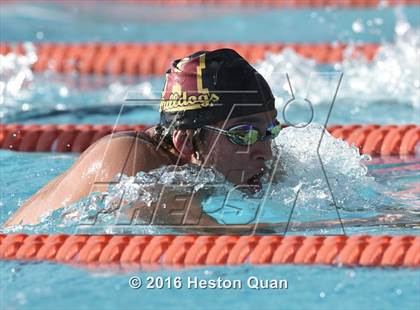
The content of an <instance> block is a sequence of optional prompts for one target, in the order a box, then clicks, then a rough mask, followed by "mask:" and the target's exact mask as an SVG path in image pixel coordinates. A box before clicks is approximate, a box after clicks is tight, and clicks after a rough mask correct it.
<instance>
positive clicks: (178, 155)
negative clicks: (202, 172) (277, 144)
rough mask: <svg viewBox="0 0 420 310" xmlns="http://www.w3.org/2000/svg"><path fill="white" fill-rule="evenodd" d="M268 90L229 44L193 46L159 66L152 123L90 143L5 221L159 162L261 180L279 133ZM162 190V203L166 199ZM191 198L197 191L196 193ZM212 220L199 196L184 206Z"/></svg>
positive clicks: (35, 215)
mask: <svg viewBox="0 0 420 310" xmlns="http://www.w3.org/2000/svg"><path fill="white" fill-rule="evenodd" d="M276 116H277V112H276V109H275V105H274V96H273V94H272V92H271V90H270V87H269V86H268V84H267V82H266V81H265V79H264V78H263V77H262V76H261V75H260V74H259V73H258V72H257V71H256V70H255V69H254V68H253V67H252V66H251V65H250V64H249V63H248V62H247V61H246V60H245V59H244V58H243V57H241V56H240V55H239V54H238V53H237V52H235V51H234V50H232V49H219V50H215V51H210V52H208V51H200V52H196V53H194V54H192V55H190V56H188V57H185V58H183V59H179V60H175V61H174V62H173V63H172V65H171V68H170V69H169V70H168V71H167V73H166V81H165V85H164V89H163V92H162V96H161V102H160V123H159V124H157V125H156V126H153V127H151V128H149V129H147V130H146V131H144V132H137V133H135V132H125V133H118V134H112V135H109V136H107V137H104V138H102V139H101V140H99V141H97V142H96V143H95V144H93V145H91V146H90V147H89V148H88V149H87V150H86V151H85V152H84V153H83V154H81V156H80V158H79V159H78V160H77V161H76V162H75V163H74V164H73V166H72V167H71V168H70V169H69V170H68V171H66V172H64V173H63V174H62V175H60V176H58V177H57V178H55V179H54V180H52V181H51V182H50V183H48V184H47V185H46V186H45V187H44V188H42V189H41V190H39V191H38V192H37V193H36V194H35V195H34V196H32V197H31V198H30V199H29V200H28V201H26V202H25V203H24V204H23V205H22V206H21V207H20V209H19V210H18V211H17V212H16V213H15V214H14V215H13V216H12V217H11V218H10V219H9V220H8V221H7V222H6V226H9V225H16V224H35V223H37V222H38V221H39V219H40V217H41V216H42V215H45V214H47V213H50V212H52V211H54V210H56V209H58V208H62V207H65V206H67V205H70V204H73V203H75V202H77V201H79V200H80V199H81V198H83V197H86V196H87V195H89V193H91V192H92V191H106V190H107V187H106V186H103V187H102V188H98V186H95V182H97V181H98V180H100V181H101V182H105V183H106V182H110V181H111V180H112V179H113V178H114V177H115V176H116V175H117V174H119V173H123V174H125V175H127V176H133V175H135V174H136V173H137V172H139V171H145V172H148V171H150V170H152V169H156V168H159V167H162V166H166V165H177V166H182V165H185V164H196V165H200V166H205V167H212V168H213V169H215V170H217V171H218V172H220V173H221V174H223V175H224V176H225V178H226V180H228V181H229V182H231V183H233V184H235V185H247V186H249V187H252V188H253V189H254V190H258V188H259V187H260V186H261V183H260V177H261V176H262V175H263V174H264V173H266V169H267V167H266V162H267V161H268V160H270V159H271V158H272V156H273V154H272V149H271V142H272V139H273V138H275V137H276V136H277V135H278V134H279V132H280V128H281V126H280V123H279V122H278V121H277V119H276ZM171 198H172V199H173V197H171V196H168V197H167V199H166V200H167V205H172V204H173V203H171V202H172V201H171ZM197 199H198V197H197ZM188 213H189V214H190V215H191V216H192V217H194V216H201V219H200V224H203V225H209V224H214V225H217V222H216V221H215V220H214V219H213V218H211V217H210V216H208V215H206V214H203V215H201V214H202V213H203V212H202V211H201V206H200V203H199V202H198V203H193V204H192V207H190V210H189V212H188Z"/></svg>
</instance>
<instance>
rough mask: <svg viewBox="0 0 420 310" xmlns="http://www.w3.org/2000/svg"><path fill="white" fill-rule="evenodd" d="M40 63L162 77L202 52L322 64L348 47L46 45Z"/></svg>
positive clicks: (1, 50)
mask: <svg viewBox="0 0 420 310" xmlns="http://www.w3.org/2000/svg"><path fill="white" fill-rule="evenodd" d="M35 47H36V51H37V52H36V53H37V57H38V59H37V61H36V62H35V63H34V64H33V66H32V69H33V70H34V71H36V72H41V71H46V70H50V71H55V72H59V73H78V74H81V75H85V74H96V75H121V74H124V75H128V76H141V75H162V74H163V73H165V72H166V70H167V69H168V68H169V67H170V64H171V62H172V61H173V60H174V59H178V58H182V57H185V56H186V55H189V54H191V53H193V52H196V51H199V50H215V49H219V48H224V47H229V48H233V49H235V50H236V51H237V52H238V53H239V54H241V55H242V56H243V57H245V58H246V59H247V60H248V61H249V62H251V63H255V62H257V61H259V60H262V59H264V57H265V56H266V53H268V52H272V53H280V52H281V51H283V50H284V49H286V48H289V49H292V50H294V51H295V52H297V53H298V54H300V55H301V56H303V57H306V58H310V59H313V60H314V61H315V62H317V63H319V64H328V63H330V64H331V63H337V62H340V61H342V60H343V54H344V51H345V50H346V48H347V45H345V44H282V43H229V42H225V43H223V42H214V43H80V44H75V43H42V44H35ZM378 48H379V45H377V44H373V43H372V44H363V45H357V46H355V48H354V50H353V52H352V54H353V55H363V56H364V57H365V58H366V59H368V60H372V59H373V57H374V56H375V54H376V52H377V50H378ZM10 52H15V53H17V54H24V53H25V50H24V47H23V43H15V44H12V43H4V42H2V43H1V44H0V54H1V55H7V54H8V53H10Z"/></svg>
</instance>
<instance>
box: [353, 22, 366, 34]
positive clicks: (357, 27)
mask: <svg viewBox="0 0 420 310" xmlns="http://www.w3.org/2000/svg"><path fill="white" fill-rule="evenodd" d="M351 28H352V29H353V31H354V32H355V33H361V32H363V30H364V29H365V27H364V26H363V22H362V20H361V19H356V20H355V21H354V22H353V24H352V26H351Z"/></svg>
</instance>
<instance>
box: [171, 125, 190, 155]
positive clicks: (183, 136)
mask: <svg viewBox="0 0 420 310" xmlns="http://www.w3.org/2000/svg"><path fill="white" fill-rule="evenodd" d="M192 137H193V135H192V131H191V130H178V129H177V130H175V131H174V133H173V134H172V141H173V143H174V146H175V149H176V150H177V151H178V153H179V155H180V156H181V158H183V159H186V160H190V159H191V157H192V156H193V155H194V145H193V142H192Z"/></svg>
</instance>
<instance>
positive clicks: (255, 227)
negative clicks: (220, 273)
mask: <svg viewBox="0 0 420 310" xmlns="http://www.w3.org/2000/svg"><path fill="white" fill-rule="evenodd" d="M213 221H214V220H213ZM412 225H417V226H418V224H417V222H416V221H415V220H413V219H412V218H410V217H408V216H405V215H402V214H392V215H391V214H388V215H378V216H373V217H369V218H360V219H343V220H341V221H339V220H327V221H309V222H290V223H287V222H279V223H258V224H244V225H241V224H239V225H231V224H230V225H223V224H218V223H217V222H216V223H214V222H213V223H210V224H209V225H202V226H197V227H185V228H184V229H183V230H184V231H188V230H190V231H191V230H192V231H194V232H195V233H210V234H245V233H251V234H252V233H260V234H261V233H264V234H285V233H286V232H290V231H294V232H296V231H308V230H317V229H325V228H329V229H340V228H341V226H343V227H371V226H404V227H406V226H412Z"/></svg>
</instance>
